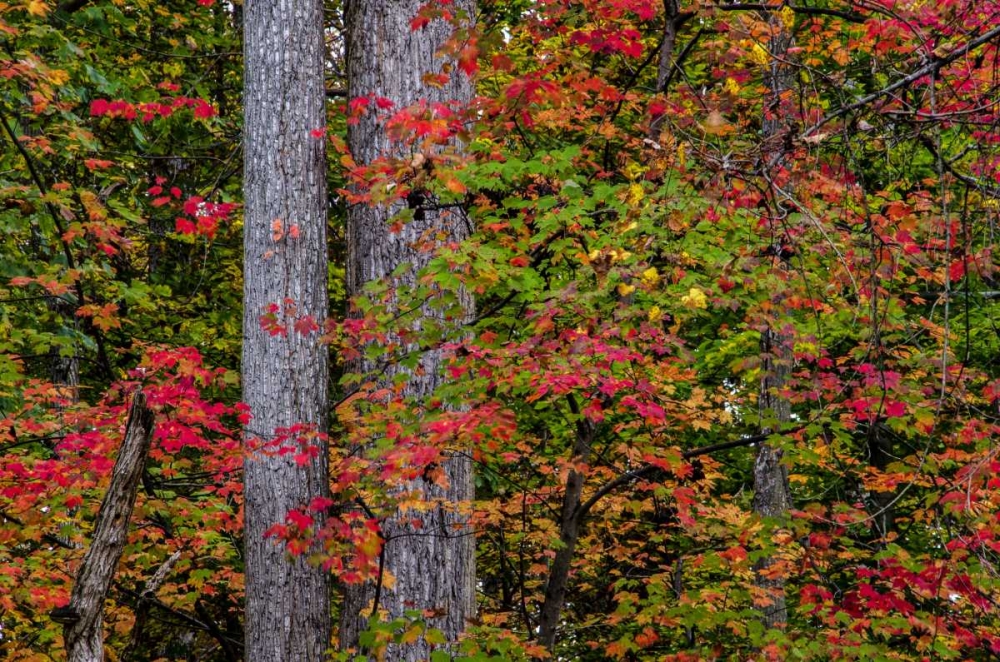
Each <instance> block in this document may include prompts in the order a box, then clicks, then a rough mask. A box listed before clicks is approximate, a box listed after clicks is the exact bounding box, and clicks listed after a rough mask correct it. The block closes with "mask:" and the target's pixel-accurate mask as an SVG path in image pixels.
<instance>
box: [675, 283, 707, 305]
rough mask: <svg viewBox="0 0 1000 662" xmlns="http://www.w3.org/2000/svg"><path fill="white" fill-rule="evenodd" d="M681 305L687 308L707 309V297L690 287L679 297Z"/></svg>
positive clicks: (695, 288)
mask: <svg viewBox="0 0 1000 662" xmlns="http://www.w3.org/2000/svg"><path fill="white" fill-rule="evenodd" d="M681 303H682V304H684V305H685V306H686V307H688V308H708V297H706V296H705V293H704V292H702V291H701V290H699V289H698V288H697V287H692V288H691V289H690V290H688V293H687V294H685V295H684V296H683V297H681Z"/></svg>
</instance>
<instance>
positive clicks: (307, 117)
mask: <svg viewBox="0 0 1000 662" xmlns="http://www.w3.org/2000/svg"><path fill="white" fill-rule="evenodd" d="M244 12H245V13H244V54H245V61H246V64H245V66H246V70H245V74H244V108H245V110H244V113H245V116H244V148H243V151H244V195H245V200H246V208H245V227H244V241H243V247H244V274H243V277H244V290H243V304H244V311H243V399H244V401H245V402H246V404H247V405H248V406H249V407H250V413H251V415H252V417H253V418H252V420H251V421H250V423H249V424H248V425H247V427H246V429H245V431H244V433H245V438H246V443H247V454H246V460H245V461H244V480H245V482H244V495H245V516H244V520H245V535H246V624H245V627H246V634H245V636H246V658H247V660H250V662H269V661H274V662H294V661H297V660H301V661H302V662H314V661H315V660H321V659H323V656H324V651H326V650H327V648H328V647H329V645H330V634H331V633H330V585H329V578H328V576H327V573H326V572H324V571H323V569H322V568H320V567H318V566H316V565H314V564H311V563H309V562H308V561H307V560H306V558H305V556H298V557H294V558H293V557H291V556H289V553H288V552H287V551H286V550H285V547H284V546H283V545H282V544H280V543H278V542H276V541H274V540H272V539H269V538H266V537H265V533H266V532H267V530H268V529H269V528H270V527H271V526H273V525H274V524H279V523H283V522H284V521H285V518H286V515H287V514H288V512H289V511H291V510H294V509H297V508H300V507H303V506H307V505H309V504H310V502H311V501H312V500H313V499H314V498H316V497H322V496H325V495H327V494H328V491H329V486H328V477H327V473H328V469H327V452H326V442H325V440H324V438H323V437H318V436H315V435H313V434H312V433H313V432H316V433H325V432H326V426H327V407H328V404H327V386H328V384H327V382H328V366H327V348H326V346H325V345H324V344H323V343H322V342H320V337H319V333H318V332H316V331H311V330H309V329H310V326H311V325H310V324H309V322H308V321H307V322H306V323H305V324H298V325H297V324H296V323H297V322H299V321H301V320H309V319H311V320H312V321H314V322H315V323H317V324H319V325H322V324H323V320H324V319H325V318H326V316H327V253H326V250H327V249H326V205H327V202H326V165H325V154H324V141H323V140H322V139H321V138H317V137H315V136H314V135H312V133H311V132H312V131H315V130H317V129H321V128H323V127H324V126H325V124H326V116H325V108H324V104H325V95H324V86H323V63H324V57H325V46H324V40H323V3H322V1H321V0H248V1H247V2H246V4H245V7H244ZM269 307H270V309H269ZM265 313H270V314H271V315H272V316H273V317H271V319H270V320H269V328H268V329H265V328H264V325H263V324H262V315H264V314H265ZM292 426H297V427H296V430H303V431H304V432H303V433H302V434H298V433H297V432H296V433H295V434H293V435H291V438H288V437H289V435H288V434H287V431H288V429H289V428H291V427H292ZM302 444H306V445H310V446H313V447H315V446H319V452H317V453H312V454H310V453H308V452H284V453H276V452H274V451H275V450H277V448H278V447H284V448H291V449H293V451H306V450H307V449H304V448H302ZM296 455H298V461H297V460H296V457H295V456H296ZM303 458H305V459H304V461H303ZM300 462H302V463H301V464H300ZM312 514H313V515H314V517H315V518H316V520H317V526H320V525H321V524H322V516H321V514H319V513H312Z"/></svg>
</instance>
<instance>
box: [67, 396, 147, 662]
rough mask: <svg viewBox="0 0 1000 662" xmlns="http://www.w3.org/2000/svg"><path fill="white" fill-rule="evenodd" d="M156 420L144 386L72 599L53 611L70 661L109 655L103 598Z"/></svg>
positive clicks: (132, 410)
mask: <svg viewBox="0 0 1000 662" xmlns="http://www.w3.org/2000/svg"><path fill="white" fill-rule="evenodd" d="M153 419H154V416H153V412H152V410H150V409H149V408H148V407H146V397H145V396H144V395H143V394H142V392H141V391H140V392H138V393H136V394H135V396H134V397H133V398H132V406H131V408H130V409H129V414H128V422H127V423H126V425H125V439H124V440H123V441H122V446H121V449H120V450H119V451H118V459H117V460H116V461H115V468H114V470H113V472H112V474H111V485H109V486H108V491H107V493H106V494H105V495H104V500H103V501H102V502H101V509H100V510H99V511H98V513H97V521H96V523H95V524H94V535H93V539H92V541H91V543H90V548H89V549H88V550H87V553H86V554H84V556H83V562H82V563H81V564H80V569H79V570H78V571H77V574H76V581H75V582H74V584H73V593H72V595H71V596H70V600H69V604H68V605H67V606H66V607H61V608H59V609H55V610H53V611H52V613H51V614H50V616H51V617H52V619H53V620H56V621H58V622H61V623H63V640H64V642H65V646H66V660H67V661H68V662H102V661H103V660H104V628H103V621H104V598H105V596H106V595H107V593H108V588H109V587H110V586H111V580H112V579H114V576H115V569H116V568H117V567H118V560H119V559H120V558H121V555H122V550H123V549H124V548H125V539H126V535H127V533H128V523H129V520H130V519H131V517H132V508H133V506H135V493H136V488H137V487H138V486H139V478H140V477H141V476H142V469H143V467H144V466H145V464H146V455H147V454H148V453H149V444H150V442H151V441H152V439H153Z"/></svg>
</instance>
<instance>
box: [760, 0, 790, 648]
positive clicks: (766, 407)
mask: <svg viewBox="0 0 1000 662" xmlns="http://www.w3.org/2000/svg"><path fill="white" fill-rule="evenodd" d="M768 20H769V22H770V24H771V31H772V39H771V43H770V44H769V49H768V50H769V52H770V54H771V61H770V63H769V64H768V65H767V66H768V70H767V71H766V72H765V75H764V84H765V85H766V86H767V88H768V91H769V99H768V100H767V101H766V104H767V107H766V108H765V109H764V113H765V117H764V119H763V122H762V123H763V129H764V142H765V144H764V150H763V154H764V158H765V159H766V160H767V161H768V162H769V163H773V164H774V165H775V166H780V163H781V161H782V160H783V154H781V153H780V151H778V150H780V149H781V148H780V147H779V146H778V145H777V143H779V142H780V140H781V134H782V131H786V130H787V129H788V127H787V126H786V125H785V123H784V121H783V119H782V116H781V104H782V95H783V94H784V93H785V92H786V91H787V90H788V89H789V87H790V85H791V80H790V76H791V72H790V71H789V70H788V67H787V66H786V65H785V64H784V62H783V60H784V58H785V57H786V52H787V50H788V47H789V46H791V36H790V35H789V34H788V32H787V31H786V30H785V29H784V27H783V26H782V24H781V22H780V21H779V20H777V19H776V18H775V17H774V16H773V15H769V16H768ZM774 241H775V245H774V246H772V249H773V250H772V253H773V254H774V255H775V258H774V259H775V262H776V263H777V264H778V266H777V268H779V269H783V268H785V265H784V264H783V263H781V261H782V260H783V259H784V257H783V250H782V246H781V245H780V240H779V239H775V240H774ZM760 350H761V357H762V359H763V361H762V363H763V369H764V377H763V379H762V380H761V384H760V398H759V403H758V404H759V408H760V413H761V417H762V418H768V419H770V420H772V421H774V423H775V424H776V426H777V428H779V429H780V428H781V427H782V426H783V425H784V424H786V423H788V422H790V421H791V420H792V410H791V405H790V403H789V402H788V399H787V398H785V397H784V396H783V395H782V394H781V390H782V389H783V388H784V387H785V384H786V383H787V381H788V376H789V374H790V372H791V367H792V359H793V357H792V347H791V344H790V338H789V337H788V336H787V335H785V334H784V333H782V332H781V331H780V330H778V329H775V328H774V327H772V326H770V325H768V327H767V328H766V329H764V332H763V334H762V335H761V347H760ZM761 431H762V432H769V431H771V429H770V427H769V426H767V425H765V426H763V427H762V430H761ZM753 478H754V499H753V508H754V512H756V513H757V514H758V515H760V516H761V517H766V518H769V519H779V518H782V517H785V516H786V515H787V513H788V509H789V508H790V507H791V502H792V497H791V493H790V492H789V489H788V470H787V468H786V467H785V466H784V465H783V464H782V463H781V450H780V449H777V448H774V447H773V446H772V445H770V444H769V443H767V442H766V441H765V442H762V443H761V445H760V447H759V448H758V450H757V458H756V460H755V462H754V468H753ZM774 562H775V559H774V558H772V557H765V558H763V559H761V560H760V561H758V562H757V564H756V565H755V568H754V570H755V572H756V581H757V585H758V586H759V587H761V588H762V589H764V590H765V591H767V593H768V596H767V597H768V601H769V604H766V605H764V606H762V607H761V608H760V614H761V621H762V622H763V623H764V626H765V627H767V628H774V627H782V626H783V625H784V623H785V622H787V620H788V613H787V608H786V603H785V594H784V586H785V580H784V578H783V577H782V576H781V573H780V572H774V571H773V566H774Z"/></svg>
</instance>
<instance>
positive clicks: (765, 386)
mask: <svg viewBox="0 0 1000 662" xmlns="http://www.w3.org/2000/svg"><path fill="white" fill-rule="evenodd" d="M790 354H791V352H790V351H789V348H788V339H787V338H786V337H784V336H783V335H782V334H779V333H777V332H775V331H773V330H772V329H770V328H768V329H766V330H765V331H764V334H763V337H762V338H761V355H762V356H763V359H764V378H763V379H762V380H761V385H760V401H759V405H760V412H761V416H762V417H766V418H770V419H772V420H773V421H775V422H776V423H777V424H778V425H779V426H780V425H781V424H783V423H788V422H789V421H790V420H791V418H792V412H791V406H790V404H789V402H788V399H787V398H785V397H784V396H782V395H781V394H780V390H781V389H782V388H783V387H784V386H785V383H786V382H787V380H788V375H789V372H790V370H791V365H792V364H791V356H790ZM763 431H764V432H768V431H769V430H768V428H766V427H765V428H764V429H763ZM753 483H754V497H753V509H754V512H755V513H757V514H758V515H760V516H761V517H766V518H769V519H777V518H781V517H784V516H785V515H786V514H787V513H788V509H789V508H790V507H791V502H792V497H791V494H790V492H789V490H788V469H786V468H785V466H784V465H783V464H782V463H781V450H780V449H777V448H775V447H774V446H772V445H771V444H769V443H767V442H766V441H764V442H761V444H760V447H759V448H758V450H757V458H756V461H755V462H754V466H753ZM773 565H774V559H773V558H770V557H765V558H763V559H761V560H760V561H758V562H757V563H756V565H755V566H754V571H755V572H756V573H757V586H759V587H761V588H762V589H764V590H765V591H767V593H768V599H769V602H770V603H769V604H767V605H764V606H762V607H761V608H760V614H761V621H763V623H764V625H765V627H768V628H773V627H780V626H781V625H783V624H784V623H785V622H786V621H787V610H786V607H785V595H784V586H785V581H784V578H783V577H781V576H780V575H779V576H773V575H772V574H771V573H770V572H769V569H770V568H771V567H772V566H773Z"/></svg>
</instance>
